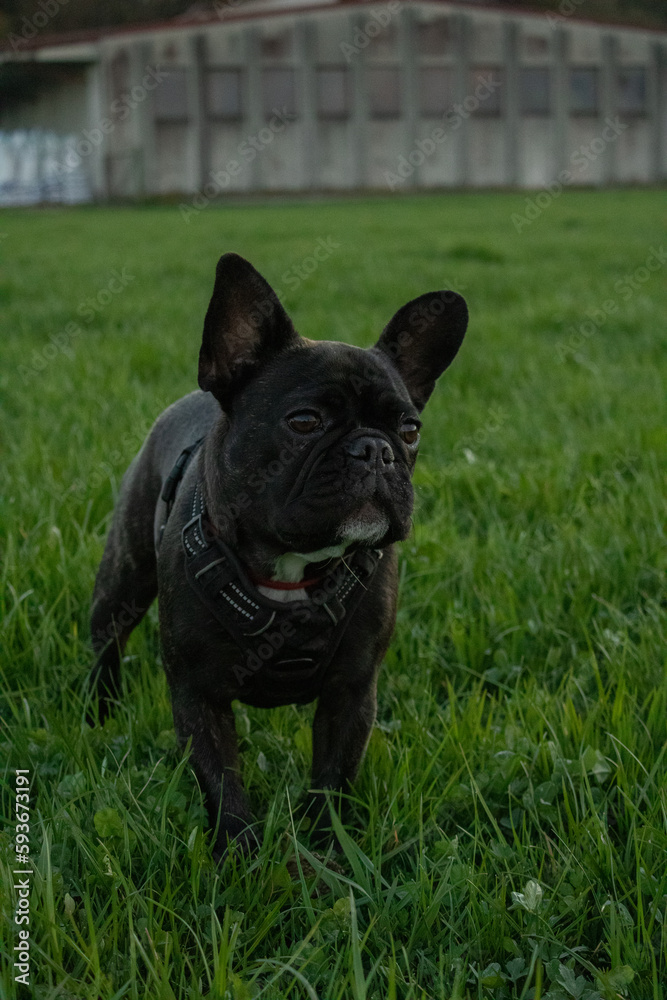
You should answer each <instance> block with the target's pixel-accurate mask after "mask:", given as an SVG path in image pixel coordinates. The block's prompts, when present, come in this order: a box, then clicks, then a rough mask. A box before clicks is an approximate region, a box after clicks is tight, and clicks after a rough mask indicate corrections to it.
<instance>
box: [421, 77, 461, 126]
mask: <svg viewBox="0 0 667 1000" xmlns="http://www.w3.org/2000/svg"><path fill="white" fill-rule="evenodd" d="M453 103H454V79H453V73H452V70H451V69H449V68H448V67H446V66H429V67H422V69H420V70H419V111H420V114H421V115H422V117H423V118H442V117H443V115H444V114H445V112H446V111H447V109H448V108H449V107H451V105H452V104H453Z"/></svg>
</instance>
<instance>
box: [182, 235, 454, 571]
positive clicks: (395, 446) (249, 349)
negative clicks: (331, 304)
mask: <svg viewBox="0 0 667 1000" xmlns="http://www.w3.org/2000/svg"><path fill="white" fill-rule="evenodd" d="M466 324H467V309H466V306H465V303H464V301H463V299H462V298H461V297H460V296H459V295H456V293H453V292H432V293H427V295H423V296H421V297H420V298H419V299H416V300H414V301H413V302H410V303H408V305H407V306H404V307H403V308H402V309H401V310H399V311H398V313H397V314H396V315H395V316H394V318H393V319H392V321H391V322H390V323H389V324H388V326H387V327H386V328H385V330H384V332H383V334H382V336H381V337H380V340H379V341H378V343H377V344H376V346H375V347H374V348H371V349H370V350H362V349H360V348H358V347H352V346H349V345H347V344H340V343H333V342H330V341H317V342H316V341H309V340H305V339H303V338H301V337H300V336H299V335H298V334H297V333H296V331H295V330H294V328H293V326H292V324H291V322H290V320H289V318H288V317H287V315H286V313H285V312H284V309H283V307H282V306H281V304H280V302H279V301H278V299H277V298H276V296H275V293H274V292H273V291H272V289H271V288H270V286H269V285H267V283H266V282H265V281H264V279H263V278H261V276H260V275H259V274H258V273H257V271H255V269H254V268H252V267H251V265H250V264H248V263H247V261H244V260H243V258H241V257H237V256H236V255H235V254H227V255H225V256H224V257H223V258H221V260H220V262H219V264H218V270H217V276H216V285H215V289H214V293H213V298H212V299H211V304H210V306H209V310H208V313H207V315H206V321H205V325H204V338H203V343H202V349H201V353H200V362H199V384H200V386H201V388H202V389H205V390H210V391H212V392H213V393H214V395H215V396H216V397H217V398H218V400H219V401H220V403H221V405H222V407H223V409H224V410H225V412H226V414H227V415H228V427H227V431H226V434H225V437H224V442H223V444H222V451H223V454H221V455H220V463H221V467H224V470H225V474H224V476H223V477H221V479H220V483H219V487H220V491H221V493H222V497H221V499H222V501H223V504H227V505H228V507H229V509H230V511H231V512H232V513H233V515H234V516H235V517H236V525H235V529H236V532H237V533H239V532H240V533H242V534H244V535H246V536H247V537H252V538H253V539H254V540H255V541H260V542H261V543H263V544H265V545H266V546H269V547H270V548H271V549H272V550H273V551H274V552H276V551H284V552H292V551H294V552H301V553H304V552H316V551H319V550H323V549H326V548H327V547H332V546H336V545H342V546H343V547H347V546H349V545H352V544H367V545H374V546H379V547H381V546H383V545H388V544H389V543H391V542H394V541H399V540H401V539H404V538H406V537H407V535H408V532H409V528H410V518H411V513H412V503H413V491H412V484H411V474H412V470H413V467H414V463H415V459H416V456H417V449H418V446H419V430H420V427H421V421H420V418H419V413H420V411H421V409H422V408H423V406H424V404H425V403H426V400H427V399H428V396H429V395H430V393H431V391H432V389H433V386H434V384H435V380H436V379H437V378H438V376H439V375H440V374H441V372H442V371H443V370H444V368H446V367H447V365H448V364H449V363H450V362H451V360H453V357H454V355H455V354H456V352H457V350H458V348H459V346H460V343H461V341H462V339H463V335H464V333H465V328H466Z"/></svg>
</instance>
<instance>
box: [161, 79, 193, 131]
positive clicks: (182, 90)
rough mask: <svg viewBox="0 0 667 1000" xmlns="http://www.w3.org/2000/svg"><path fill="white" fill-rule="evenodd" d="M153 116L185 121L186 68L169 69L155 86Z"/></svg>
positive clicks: (186, 117) (186, 107)
mask: <svg viewBox="0 0 667 1000" xmlns="http://www.w3.org/2000/svg"><path fill="white" fill-rule="evenodd" d="M155 117H156V118H157V119H158V121H163V122H181V121H187V119H188V117H189V116H188V77H187V70H185V69H170V70H169V71H168V73H167V74H166V75H165V76H164V77H163V78H162V81H161V83H160V85H159V86H158V87H156V88H155Z"/></svg>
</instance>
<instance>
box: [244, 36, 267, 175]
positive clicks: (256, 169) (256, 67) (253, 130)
mask: <svg viewBox="0 0 667 1000" xmlns="http://www.w3.org/2000/svg"><path fill="white" fill-rule="evenodd" d="M245 49H246V71H247V94H248V113H247V115H246V117H245V119H244V122H243V124H244V126H245V133H244V138H245V137H246V136H248V135H257V133H258V132H259V130H260V129H261V128H262V126H263V125H264V116H263V110H262V75H261V65H260V58H259V52H260V47H259V28H254V27H249V28H246V29H245ZM260 159H261V158H260V157H259V156H256V157H255V158H254V160H252V161H251V163H250V165H249V177H250V184H249V187H250V189H251V190H253V191H256V190H257V189H258V188H260V187H261V183H262V175H261V163H260Z"/></svg>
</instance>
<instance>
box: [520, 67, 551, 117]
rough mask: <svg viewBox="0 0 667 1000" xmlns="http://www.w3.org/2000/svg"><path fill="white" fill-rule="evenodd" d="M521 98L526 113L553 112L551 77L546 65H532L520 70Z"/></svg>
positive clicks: (522, 110) (522, 108)
mask: <svg viewBox="0 0 667 1000" xmlns="http://www.w3.org/2000/svg"><path fill="white" fill-rule="evenodd" d="M519 100H520V106H521V113H522V114H524V115H548V114H550V113H551V79H550V73H549V70H548V69H547V68H546V67H543V66H531V67H526V68H524V69H522V70H521V71H520V74H519Z"/></svg>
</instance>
